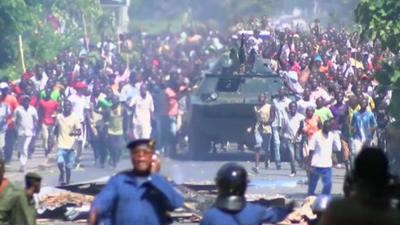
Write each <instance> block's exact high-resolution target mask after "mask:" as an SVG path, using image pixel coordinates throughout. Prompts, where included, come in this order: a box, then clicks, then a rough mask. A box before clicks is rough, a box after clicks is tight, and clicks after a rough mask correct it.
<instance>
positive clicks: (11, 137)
mask: <svg viewBox="0 0 400 225" xmlns="http://www.w3.org/2000/svg"><path fill="white" fill-rule="evenodd" d="M0 92H1V93H0V102H1V103H2V104H5V105H6V106H7V107H8V109H9V113H8V114H7V116H6V118H7V119H6V123H7V127H6V131H5V139H4V161H5V163H10V162H11V159H12V153H13V149H14V144H15V141H16V139H17V131H16V129H15V126H14V123H13V120H12V115H13V113H14V111H15V109H16V108H17V107H18V106H19V103H18V101H17V98H16V97H15V96H13V95H11V94H9V86H8V84H7V83H6V82H1V83H0Z"/></svg>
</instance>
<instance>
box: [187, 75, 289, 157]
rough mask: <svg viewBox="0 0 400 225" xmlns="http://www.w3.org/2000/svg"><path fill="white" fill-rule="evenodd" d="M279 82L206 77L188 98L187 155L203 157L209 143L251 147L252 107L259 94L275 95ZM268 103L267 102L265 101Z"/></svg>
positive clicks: (262, 77)
mask: <svg viewBox="0 0 400 225" xmlns="http://www.w3.org/2000/svg"><path fill="white" fill-rule="evenodd" d="M282 85H283V82H282V80H281V78H280V76H279V75H278V74H275V73H273V72H268V73H263V74H260V73H247V74H232V73H228V74H223V73H220V74H208V75H206V76H205V77H204V78H203V79H202V80H201V81H200V82H199V84H198V87H197V88H196V90H195V91H194V92H193V93H192V95H191V96H190V106H189V124H188V125H189V151H190V153H191V155H192V156H193V157H195V158H198V157H200V156H203V155H205V154H207V153H208V152H209V151H210V149H211V143H212V142H219V143H223V142H226V141H229V142H230V143H232V142H233V143H238V144H246V145H247V146H252V145H253V144H254V134H253V133H250V132H247V129H248V128H249V127H253V126H254V125H255V122H256V121H255V120H256V117H255V114H254V106H255V104H257V102H258V96H259V94H260V93H267V94H269V95H270V96H272V95H275V94H276V93H277V92H278V89H279V88H280V87H281V86H282ZM268 100H269V101H270V100H271V98H269V99H268Z"/></svg>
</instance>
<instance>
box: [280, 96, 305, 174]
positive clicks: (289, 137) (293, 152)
mask: <svg viewBox="0 0 400 225" xmlns="http://www.w3.org/2000/svg"><path fill="white" fill-rule="evenodd" d="M303 120H304V116H303V115H301V114H300V113H298V112H297V103H296V102H295V101H293V102H291V103H290V104H289V112H288V113H287V114H286V116H285V119H284V121H283V125H282V134H283V145H284V146H285V147H286V149H287V150H289V156H290V169H291V174H290V176H295V175H296V167H295V160H296V161H297V162H300V160H301V157H300V143H301V135H300V134H301V130H302V128H301V123H302V122H303Z"/></svg>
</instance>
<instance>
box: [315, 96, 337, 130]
mask: <svg viewBox="0 0 400 225" xmlns="http://www.w3.org/2000/svg"><path fill="white" fill-rule="evenodd" d="M316 104H317V108H316V110H315V115H317V116H318V117H319V119H320V120H321V123H322V124H323V123H324V122H325V121H326V120H330V119H332V118H333V115H332V112H331V110H330V109H329V108H328V107H326V106H325V105H326V104H325V100H324V99H323V98H322V97H319V98H318V99H317V102H316Z"/></svg>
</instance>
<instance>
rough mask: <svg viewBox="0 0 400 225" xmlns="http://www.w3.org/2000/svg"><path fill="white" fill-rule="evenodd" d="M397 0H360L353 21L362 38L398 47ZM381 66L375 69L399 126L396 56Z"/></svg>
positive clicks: (399, 86)
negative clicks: (358, 25) (387, 92)
mask: <svg viewBox="0 0 400 225" xmlns="http://www.w3.org/2000/svg"><path fill="white" fill-rule="evenodd" d="M399 12H400V1H398V0H361V1H360V2H359V3H358V5H357V8H356V9H355V16H356V22H358V23H359V24H360V25H361V28H362V32H361V37H362V38H369V39H371V40H373V41H375V42H378V43H380V44H381V45H382V47H383V48H384V49H386V48H387V49H389V50H390V51H391V52H392V53H393V54H398V53H399V50H400V13H399ZM382 64H383V65H382V70H380V71H377V72H376V73H375V77H376V79H377V80H378V81H379V82H380V84H381V85H384V86H389V87H390V88H391V89H392V91H393V95H392V101H391V104H390V106H389V110H390V113H391V115H392V116H393V117H394V118H395V119H396V123H395V124H396V125H397V126H399V127H400V104H398V103H399V102H400V64H399V62H398V60H397V59H396V58H394V59H388V60H386V61H385V62H383V63H382Z"/></svg>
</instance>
